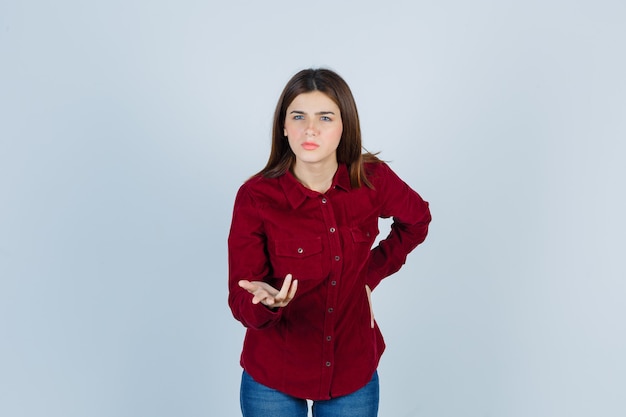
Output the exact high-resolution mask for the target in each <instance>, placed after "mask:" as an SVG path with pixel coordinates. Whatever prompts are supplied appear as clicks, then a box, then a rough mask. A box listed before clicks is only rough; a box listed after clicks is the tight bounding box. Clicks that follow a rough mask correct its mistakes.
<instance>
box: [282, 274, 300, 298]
mask: <svg viewBox="0 0 626 417" xmlns="http://www.w3.org/2000/svg"><path fill="white" fill-rule="evenodd" d="M297 289H298V280H297V279H296V280H294V281H293V282H292V283H291V288H290V289H289V294H288V295H287V299H286V300H285V301H287V302H289V301H291V300H292V299H293V297H295V295H296V290H297Z"/></svg>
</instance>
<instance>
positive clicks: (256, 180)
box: [237, 174, 280, 201]
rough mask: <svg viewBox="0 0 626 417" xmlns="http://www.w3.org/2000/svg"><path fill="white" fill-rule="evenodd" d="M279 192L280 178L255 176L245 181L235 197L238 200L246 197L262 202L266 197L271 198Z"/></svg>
mask: <svg viewBox="0 0 626 417" xmlns="http://www.w3.org/2000/svg"><path fill="white" fill-rule="evenodd" d="M279 190H280V177H278V178H267V177H264V176H263V175H260V174H257V175H254V176H253V177H251V178H249V179H247V180H246V181H245V182H244V183H243V184H242V185H241V186H240V187H239V191H238V192H237V195H238V197H239V198H242V197H244V196H247V197H248V198H251V199H252V200H256V201H259V200H263V199H264V198H267V196H270V197H271V196H273V195H274V194H275V193H276V192H277V191H279Z"/></svg>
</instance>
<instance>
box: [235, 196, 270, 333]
mask: <svg viewBox="0 0 626 417" xmlns="http://www.w3.org/2000/svg"><path fill="white" fill-rule="evenodd" d="M266 241H267V240H266V238H265V232H264V227H263V220H262V218H261V216H260V214H259V211H258V209H257V207H256V204H255V202H254V200H253V198H252V196H251V195H250V192H249V191H248V190H247V188H246V185H245V184H244V185H243V186H242V187H241V188H240V189H239V192H238V193H237V197H236V198H235V205H234V209H233V218H232V223H231V228H230V234H229V236H228V305H229V306H230V309H231V311H232V313H233V316H234V317H235V319H237V320H239V321H240V322H241V323H242V324H243V325H244V326H245V327H247V328H251V329H256V330H259V329H263V328H265V327H268V326H272V325H273V324H275V323H276V322H277V321H278V320H279V319H280V317H281V315H282V309H280V308H279V309H269V308H267V307H266V306H264V305H263V304H261V303H259V304H252V295H251V294H250V293H248V291H246V290H245V289H243V288H241V287H240V286H239V284H238V283H239V281H240V280H242V279H246V280H249V281H264V280H265V279H266V278H267V277H268V275H269V271H270V266H269V260H268V257H267V248H266Z"/></svg>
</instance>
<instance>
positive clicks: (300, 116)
mask: <svg viewBox="0 0 626 417" xmlns="http://www.w3.org/2000/svg"><path fill="white" fill-rule="evenodd" d="M293 120H304V116H303V115H301V114H296V115H294V116H293Z"/></svg>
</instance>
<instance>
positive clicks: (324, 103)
mask: <svg viewBox="0 0 626 417" xmlns="http://www.w3.org/2000/svg"><path fill="white" fill-rule="evenodd" d="M287 109H288V110H303V111H304V110H312V111H335V112H336V111H339V107H338V106H337V104H335V102H334V101H333V100H332V99H331V98H330V97H328V96H327V95H326V94H325V93H322V92H321V91H311V92H309V93H302V94H299V95H297V96H296V98H294V99H293V101H292V102H291V104H289V107H287Z"/></svg>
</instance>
